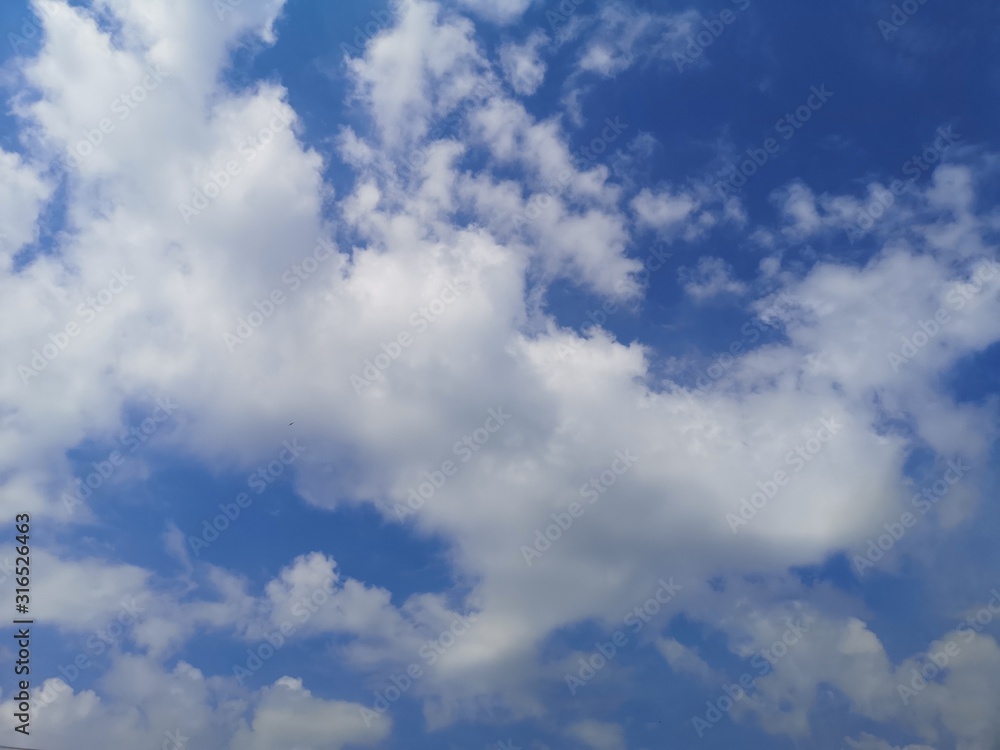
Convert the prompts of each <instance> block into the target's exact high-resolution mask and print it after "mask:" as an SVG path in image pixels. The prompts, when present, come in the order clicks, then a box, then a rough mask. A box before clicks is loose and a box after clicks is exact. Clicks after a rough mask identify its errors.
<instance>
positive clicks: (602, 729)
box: [566, 719, 625, 750]
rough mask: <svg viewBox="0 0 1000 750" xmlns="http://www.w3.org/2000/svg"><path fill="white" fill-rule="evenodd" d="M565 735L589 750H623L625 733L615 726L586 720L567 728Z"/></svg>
mask: <svg viewBox="0 0 1000 750" xmlns="http://www.w3.org/2000/svg"><path fill="white" fill-rule="evenodd" d="M566 734H568V735H570V736H571V737H574V738H576V739H578V740H579V741H580V742H582V743H583V744H585V745H586V746H587V747H589V748H591V750H625V732H624V730H623V729H622V728H621V727H620V726H619V725H617V724H611V723H607V722H600V721H594V720H592V719H587V720H586V721H579V722H577V723H576V724H573V725H571V726H569V727H568V728H567V729H566Z"/></svg>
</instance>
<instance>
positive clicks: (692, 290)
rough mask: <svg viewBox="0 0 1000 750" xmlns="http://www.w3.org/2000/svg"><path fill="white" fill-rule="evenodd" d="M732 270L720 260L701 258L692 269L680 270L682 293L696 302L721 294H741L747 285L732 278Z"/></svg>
mask: <svg viewBox="0 0 1000 750" xmlns="http://www.w3.org/2000/svg"><path fill="white" fill-rule="evenodd" d="M732 274H733V269H732V267H731V266H730V265H729V264H728V263H726V262H725V261H724V260H722V258H702V259H701V260H699V261H698V265H697V266H696V267H695V268H694V269H681V272H680V274H679V275H680V279H681V280H682V282H683V284H684V291H685V292H686V293H687V294H688V296H690V297H692V298H693V299H695V300H697V301H699V302H700V301H702V300H706V299H711V298H712V297H718V296H719V295H723V294H743V293H744V292H745V291H746V290H747V285H746V284H744V283H743V282H742V281H739V280H738V279H735V278H733V275H732Z"/></svg>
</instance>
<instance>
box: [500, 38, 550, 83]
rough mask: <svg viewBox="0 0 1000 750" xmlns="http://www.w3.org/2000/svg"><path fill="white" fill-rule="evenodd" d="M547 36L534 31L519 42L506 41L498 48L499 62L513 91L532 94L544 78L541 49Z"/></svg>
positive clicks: (547, 39) (546, 41)
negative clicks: (506, 42)
mask: <svg viewBox="0 0 1000 750" xmlns="http://www.w3.org/2000/svg"><path fill="white" fill-rule="evenodd" d="M548 41H549V38H548V36H546V34H545V33H544V32H542V31H536V32H534V33H533V34H531V36H529V37H528V38H527V39H525V40H524V42H522V43H521V44H513V43H508V44H505V45H503V46H502V47H501V48H500V64H501V65H502V66H503V71H504V75H505V76H506V77H507V80H508V81H509V82H510V85H511V87H512V88H513V89H514V91H515V92H517V93H518V94H521V95H522V96H530V95H531V94H534V93H535V92H536V91H537V90H538V87H539V86H541V85H542V81H543V80H544V79H545V61H544V60H542V59H541V55H540V52H541V49H542V47H544V46H545V45H546V44H548Z"/></svg>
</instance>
